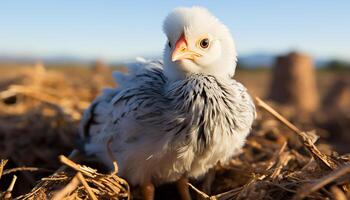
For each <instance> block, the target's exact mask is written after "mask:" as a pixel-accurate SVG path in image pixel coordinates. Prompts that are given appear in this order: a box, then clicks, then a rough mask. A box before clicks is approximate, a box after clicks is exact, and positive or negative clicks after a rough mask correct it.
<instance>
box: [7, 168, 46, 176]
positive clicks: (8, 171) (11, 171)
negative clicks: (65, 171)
mask: <svg viewBox="0 0 350 200" xmlns="http://www.w3.org/2000/svg"><path fill="white" fill-rule="evenodd" d="M18 171H30V172H34V171H46V172H52V171H51V170H48V169H43V168H38V167H16V168H12V169H7V170H5V171H4V172H3V174H2V175H7V174H11V173H14V172H18Z"/></svg>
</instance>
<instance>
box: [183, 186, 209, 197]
mask: <svg viewBox="0 0 350 200" xmlns="http://www.w3.org/2000/svg"><path fill="white" fill-rule="evenodd" d="M187 184H188V185H189V186H190V188H192V189H193V190H194V191H196V192H197V193H198V194H199V195H201V197H202V198H204V199H210V196H209V195H207V194H206V193H204V192H202V191H200V190H199V189H197V188H196V187H194V186H193V185H192V184H191V183H187Z"/></svg>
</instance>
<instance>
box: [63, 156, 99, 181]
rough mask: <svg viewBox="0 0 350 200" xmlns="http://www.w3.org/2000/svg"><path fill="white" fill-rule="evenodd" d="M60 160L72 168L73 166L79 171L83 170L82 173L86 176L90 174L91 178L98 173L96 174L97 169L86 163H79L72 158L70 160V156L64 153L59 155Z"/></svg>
mask: <svg viewBox="0 0 350 200" xmlns="http://www.w3.org/2000/svg"><path fill="white" fill-rule="evenodd" d="M59 160H60V162H62V163H63V164H65V165H67V166H69V167H70V168H73V169H74V170H76V171H78V172H81V173H83V174H85V175H86V176H89V177H91V178H93V177H95V176H96V174H95V173H96V170H95V169H92V168H89V167H87V166H84V165H79V164H77V163H75V162H73V161H72V160H70V159H69V158H67V157H66V156H64V155H60V156H59Z"/></svg>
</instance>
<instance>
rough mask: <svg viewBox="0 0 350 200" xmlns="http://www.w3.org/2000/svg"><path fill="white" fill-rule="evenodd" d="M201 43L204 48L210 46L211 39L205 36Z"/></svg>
mask: <svg viewBox="0 0 350 200" xmlns="http://www.w3.org/2000/svg"><path fill="white" fill-rule="evenodd" d="M199 45H200V46H201V47H202V48H203V49H206V48H208V47H209V39H208V38H204V39H202V40H201V41H200V42H199Z"/></svg>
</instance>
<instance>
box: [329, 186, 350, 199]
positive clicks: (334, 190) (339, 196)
mask: <svg viewBox="0 0 350 200" xmlns="http://www.w3.org/2000/svg"><path fill="white" fill-rule="evenodd" d="M331 192H332V194H333V197H334V199H335V200H347V199H348V198H347V197H346V196H345V194H344V192H343V191H342V190H341V189H339V188H338V187H337V186H335V185H334V186H332V187H331Z"/></svg>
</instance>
